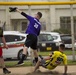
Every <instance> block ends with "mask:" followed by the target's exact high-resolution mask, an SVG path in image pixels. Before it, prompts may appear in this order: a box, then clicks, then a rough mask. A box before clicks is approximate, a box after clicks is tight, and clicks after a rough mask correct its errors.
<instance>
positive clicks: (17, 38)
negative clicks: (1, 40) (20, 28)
mask: <svg viewBox="0 0 76 75" xmlns="http://www.w3.org/2000/svg"><path fill="white" fill-rule="evenodd" d="M4 37H5V40H6V42H15V41H22V40H23V39H24V38H25V37H23V36H17V35H4Z"/></svg>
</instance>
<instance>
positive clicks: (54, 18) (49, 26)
mask: <svg viewBox="0 0 76 75" xmlns="http://www.w3.org/2000/svg"><path fill="white" fill-rule="evenodd" d="M0 1H5V0H0ZM6 1H11V2H15V1H23V2H24V0H6ZM25 1H27V0H25ZM28 1H71V0H28ZM73 1H75V0H73ZM9 7H10V6H0V17H1V18H0V20H1V22H5V21H6V26H5V29H6V30H14V29H16V30H19V31H21V22H22V21H25V22H26V21H27V19H26V18H25V17H23V16H22V15H21V14H19V13H18V12H12V13H10V12H9ZM16 7H18V8H19V9H21V10H22V11H24V12H26V13H27V14H30V15H31V16H34V15H35V14H36V13H37V12H38V11H40V12H42V14H43V17H42V18H41V20H40V21H41V22H42V23H44V25H46V31H52V30H54V29H59V28H60V16H70V5H47V6H45V5H44V6H30V8H31V12H29V7H28V6H16ZM73 8H74V9H73V10H74V12H73V15H74V16H76V5H73ZM15 25H16V28H14V27H15Z"/></svg>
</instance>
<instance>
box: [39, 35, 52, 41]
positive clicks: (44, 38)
mask: <svg viewBox="0 0 76 75" xmlns="http://www.w3.org/2000/svg"><path fill="white" fill-rule="evenodd" d="M38 40H39V42H41V41H53V37H52V36H51V35H50V34H40V35H39V38H38Z"/></svg>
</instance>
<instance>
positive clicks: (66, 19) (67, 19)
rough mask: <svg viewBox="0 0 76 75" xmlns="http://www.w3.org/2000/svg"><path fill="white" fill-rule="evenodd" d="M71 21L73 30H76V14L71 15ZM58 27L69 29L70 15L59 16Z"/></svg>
mask: <svg viewBox="0 0 76 75" xmlns="http://www.w3.org/2000/svg"><path fill="white" fill-rule="evenodd" d="M73 22H74V32H76V16H74V17H73ZM60 28H61V29H66V30H67V29H68V30H69V31H71V17H69V16H68V17H67V16H66V17H65V16H63V17H60ZM75 34H76V33H75Z"/></svg>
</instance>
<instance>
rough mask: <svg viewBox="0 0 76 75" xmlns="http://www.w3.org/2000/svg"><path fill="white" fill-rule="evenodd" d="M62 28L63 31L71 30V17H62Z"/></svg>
mask: <svg viewBox="0 0 76 75" xmlns="http://www.w3.org/2000/svg"><path fill="white" fill-rule="evenodd" d="M60 26H61V28H62V29H63V28H64V29H67V28H69V29H71V18H70V17H60Z"/></svg>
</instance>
